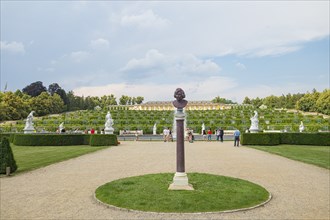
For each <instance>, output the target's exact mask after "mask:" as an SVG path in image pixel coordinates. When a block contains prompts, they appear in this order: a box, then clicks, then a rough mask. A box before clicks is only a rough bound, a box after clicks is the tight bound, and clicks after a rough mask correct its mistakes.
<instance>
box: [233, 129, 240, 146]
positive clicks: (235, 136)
mask: <svg viewBox="0 0 330 220" xmlns="http://www.w3.org/2000/svg"><path fill="white" fill-rule="evenodd" d="M240 135H241V132H240V131H239V130H238V129H236V130H235V132H234V147H235V146H237V147H239V136H240Z"/></svg>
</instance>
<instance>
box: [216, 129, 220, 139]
mask: <svg viewBox="0 0 330 220" xmlns="http://www.w3.org/2000/svg"><path fill="white" fill-rule="evenodd" d="M215 135H216V136H217V141H219V140H220V129H217V130H215Z"/></svg>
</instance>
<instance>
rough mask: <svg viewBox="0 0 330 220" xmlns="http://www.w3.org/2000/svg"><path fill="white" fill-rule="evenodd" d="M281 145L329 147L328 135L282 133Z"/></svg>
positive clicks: (329, 137) (329, 136) (329, 135)
mask: <svg viewBox="0 0 330 220" xmlns="http://www.w3.org/2000/svg"><path fill="white" fill-rule="evenodd" d="M280 139H281V140H280V142H281V144H297V145H316V146H330V133H282V134H281V137H280Z"/></svg>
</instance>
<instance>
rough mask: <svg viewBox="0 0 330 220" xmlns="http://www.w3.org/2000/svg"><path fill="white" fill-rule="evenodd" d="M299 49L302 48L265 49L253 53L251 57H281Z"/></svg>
mask: <svg viewBox="0 0 330 220" xmlns="http://www.w3.org/2000/svg"><path fill="white" fill-rule="evenodd" d="M299 49H301V46H287V47H273V48H264V49H260V50H258V51H256V52H254V53H252V54H251V56H255V57H264V56H280V55H283V54H287V53H291V52H294V51H297V50H299Z"/></svg>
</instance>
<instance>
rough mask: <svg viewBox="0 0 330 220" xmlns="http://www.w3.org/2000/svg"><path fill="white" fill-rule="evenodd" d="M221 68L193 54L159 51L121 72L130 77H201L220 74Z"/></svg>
mask: <svg viewBox="0 0 330 220" xmlns="http://www.w3.org/2000/svg"><path fill="white" fill-rule="evenodd" d="M220 70H221V68H220V66H219V65H218V64H216V63H214V62H213V61H211V60H202V59H199V58H197V57H196V56H194V55H191V54H185V55H181V56H174V55H165V54H162V53H160V52H159V51H158V50H155V49H153V50H149V51H148V52H147V53H146V55H145V57H144V58H141V59H136V58H134V59H131V60H130V61H128V63H127V64H126V66H125V67H123V68H122V69H121V71H123V72H126V73H127V74H129V76H130V77H134V76H137V75H138V77H141V76H142V75H148V73H149V75H150V74H152V75H167V76H171V77H174V76H178V75H180V76H187V75H189V76H191V77H196V76H199V75H200V76H201V77H206V76H209V75H214V74H217V73H219V72H220Z"/></svg>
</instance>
